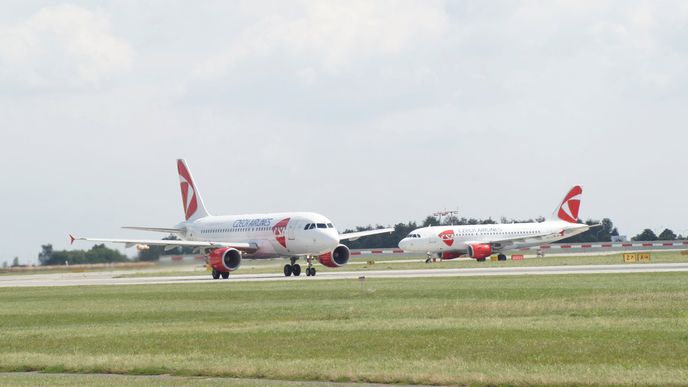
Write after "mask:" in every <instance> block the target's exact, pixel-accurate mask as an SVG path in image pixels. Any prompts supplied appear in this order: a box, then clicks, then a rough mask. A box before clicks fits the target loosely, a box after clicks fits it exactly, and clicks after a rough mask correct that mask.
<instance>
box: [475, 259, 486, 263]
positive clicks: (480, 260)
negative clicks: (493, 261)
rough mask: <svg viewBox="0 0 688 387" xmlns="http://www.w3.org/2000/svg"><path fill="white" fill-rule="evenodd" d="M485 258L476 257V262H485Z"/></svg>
mask: <svg viewBox="0 0 688 387" xmlns="http://www.w3.org/2000/svg"><path fill="white" fill-rule="evenodd" d="M485 259H486V258H478V259H477V261H478V262H485Z"/></svg>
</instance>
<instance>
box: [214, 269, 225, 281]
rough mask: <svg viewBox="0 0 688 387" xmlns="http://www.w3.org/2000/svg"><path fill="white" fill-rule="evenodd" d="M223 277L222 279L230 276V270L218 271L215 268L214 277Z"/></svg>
mask: <svg viewBox="0 0 688 387" xmlns="http://www.w3.org/2000/svg"><path fill="white" fill-rule="evenodd" d="M220 277H222V279H227V278H229V272H228V271H217V270H215V269H213V279H219V278H220Z"/></svg>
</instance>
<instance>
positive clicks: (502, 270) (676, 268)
mask: <svg viewBox="0 0 688 387" xmlns="http://www.w3.org/2000/svg"><path fill="white" fill-rule="evenodd" d="M651 272H688V263H647V264H619V265H578V266H534V267H533V266H531V267H489V268H471V269H420V270H370V271H335V272H321V273H318V274H317V275H316V276H315V277H306V276H305V275H303V274H302V275H301V276H300V277H284V275H282V274H281V273H274V274H232V275H230V277H229V279H227V280H222V279H219V280H213V279H212V278H211V277H210V274H208V275H207V276H174V277H171V276H168V277H161V276H158V277H156V276H147V277H136V278H115V277H116V274H118V273H117V272H85V273H51V274H25V275H4V276H0V287H28V286H84V285H143V284H185V283H222V282H226V281H234V282H259V281H323V280H336V279H360V278H362V277H365V278H428V277H474V276H500V275H501V276H504V275H509V276H511V275H566V274H601V273H651Z"/></svg>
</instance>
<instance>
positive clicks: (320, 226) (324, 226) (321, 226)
mask: <svg viewBox="0 0 688 387" xmlns="http://www.w3.org/2000/svg"><path fill="white" fill-rule="evenodd" d="M318 228H327V225H326V224H325V223H318Z"/></svg>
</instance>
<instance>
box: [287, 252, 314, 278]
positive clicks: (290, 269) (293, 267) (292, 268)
mask: <svg viewBox="0 0 688 387" xmlns="http://www.w3.org/2000/svg"><path fill="white" fill-rule="evenodd" d="M290 259H291V264H286V265H284V276H285V277H289V276H290V275H293V276H295V277H298V276H300V275H301V265H299V264H298V263H296V260H297V259H299V257H291V258H290ZM306 262H308V267H307V268H306V276H307V277H312V276H314V275H315V268H314V267H313V262H312V258H311V257H306Z"/></svg>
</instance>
